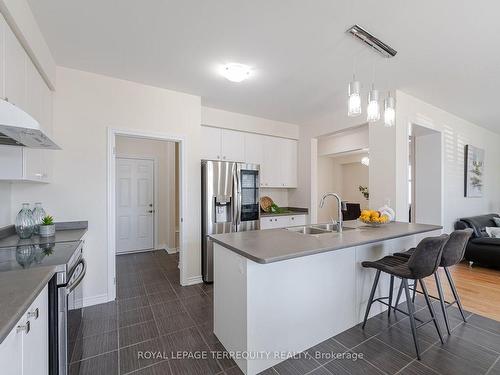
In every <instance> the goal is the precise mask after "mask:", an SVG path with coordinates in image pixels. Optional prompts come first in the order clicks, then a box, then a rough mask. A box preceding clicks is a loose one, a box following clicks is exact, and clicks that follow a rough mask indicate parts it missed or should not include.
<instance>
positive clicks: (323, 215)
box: [317, 156, 343, 223]
mask: <svg viewBox="0 0 500 375" xmlns="http://www.w3.org/2000/svg"><path fill="white" fill-rule="evenodd" d="M317 168H318V182H317V188H318V202H319V201H320V199H321V198H322V197H323V195H324V194H325V193H327V192H337V193H339V194H341V196H342V193H341V190H342V165H341V164H340V163H338V162H337V161H336V160H335V159H334V158H330V157H328V156H320V157H318V166H317ZM342 198H343V197H342ZM332 218H333V219H335V220H338V215H337V202H336V201H335V199H332V198H329V199H327V200H326V201H325V204H324V206H323V207H322V208H319V207H318V216H317V221H318V223H326V222H328V221H330V219H332Z"/></svg>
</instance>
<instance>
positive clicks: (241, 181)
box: [201, 160, 260, 283]
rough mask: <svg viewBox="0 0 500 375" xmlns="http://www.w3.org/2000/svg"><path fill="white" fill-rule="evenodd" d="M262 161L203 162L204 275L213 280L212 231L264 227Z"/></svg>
mask: <svg viewBox="0 0 500 375" xmlns="http://www.w3.org/2000/svg"><path fill="white" fill-rule="evenodd" d="M259 169H260V167H259V165H256V164H245V163H235V162H227V161H211V160H203V161H202V162H201V189H202V196H201V205H202V206H201V207H202V209H201V215H202V216H201V217H202V223H201V227H202V237H201V239H202V260H201V261H202V275H203V281H205V282H207V283H211V282H213V280H214V277H213V269H214V265H213V251H214V250H213V243H212V241H210V239H209V237H208V235H210V234H218V233H230V232H241V231H247V230H255V229H259V228H260V221H259V220H260V208H259V199H260V196H259V186H260V174H259Z"/></svg>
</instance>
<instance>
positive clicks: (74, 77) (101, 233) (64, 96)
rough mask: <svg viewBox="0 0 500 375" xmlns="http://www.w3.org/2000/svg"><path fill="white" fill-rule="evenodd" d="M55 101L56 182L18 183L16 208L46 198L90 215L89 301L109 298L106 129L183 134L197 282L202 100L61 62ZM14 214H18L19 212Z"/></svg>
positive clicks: (62, 211) (190, 270)
mask: <svg viewBox="0 0 500 375" xmlns="http://www.w3.org/2000/svg"><path fill="white" fill-rule="evenodd" d="M57 84H58V85H57V91H56V93H55V98H54V99H55V103H54V138H55V139H57V141H58V144H59V145H60V146H61V147H62V150H61V151H58V152H57V153H55V155H54V178H53V183H51V184H48V185H45V186H41V185H28V184H23V185H18V186H16V188H15V189H13V191H12V201H13V207H17V206H18V205H19V204H20V203H21V202H23V201H25V200H29V201H35V200H36V201H41V202H43V203H44V205H45V208H46V210H47V212H48V213H51V214H53V215H54V216H55V217H56V219H57V220H60V221H66V220H88V221H89V233H88V241H87V250H86V252H87V253H86V257H87V259H88V265H89V267H88V271H87V277H86V278H85V281H84V300H85V299H86V300H87V303H92V302H94V301H96V300H98V299H100V298H106V296H107V292H108V291H107V271H108V255H107V249H106V247H107V212H106V211H107V201H106V187H107V171H106V160H107V129H108V127H112V128H118V129H125V130H127V129H128V130H139V131H147V132H153V133H157V134H167V135H174V136H178V137H184V139H185V166H186V174H185V179H184V181H185V183H186V186H187V192H188V194H187V197H186V202H187V207H186V209H187V210H186V211H187V212H186V214H185V217H184V230H185V243H184V249H185V251H186V253H185V255H186V256H185V259H186V263H185V267H186V275H187V281H190V280H199V276H200V275H201V269H200V268H201V267H200V266H201V259H200V196H201V191H200V154H199V150H200V112H201V104H200V98H199V97H197V96H193V95H187V94H182V93H178V92H174V91H169V90H164V89H159V88H155V87H150V86H145V85H141V84H137V83H133V82H128V81H123V80H119V79H114V78H109V77H105V76H101V75H97V74H91V73H86V72H82V71H77V70H72V69H67V68H58V69H57ZM13 216H14V212H13Z"/></svg>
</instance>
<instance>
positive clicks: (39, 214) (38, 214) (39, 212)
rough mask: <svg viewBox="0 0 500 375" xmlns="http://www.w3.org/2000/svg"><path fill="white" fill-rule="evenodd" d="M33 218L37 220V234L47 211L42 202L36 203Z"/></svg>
mask: <svg viewBox="0 0 500 375" xmlns="http://www.w3.org/2000/svg"><path fill="white" fill-rule="evenodd" d="M32 212H33V220H35V234H39V233H40V224H42V222H43V218H44V217H45V215H46V213H45V210H44V209H43V207H42V204H41V203H40V202H37V203H35V208H34V209H33V211H32Z"/></svg>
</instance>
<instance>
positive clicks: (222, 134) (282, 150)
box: [201, 126, 298, 188]
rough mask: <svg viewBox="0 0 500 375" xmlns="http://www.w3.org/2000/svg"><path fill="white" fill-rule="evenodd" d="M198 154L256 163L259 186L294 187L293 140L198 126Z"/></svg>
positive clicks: (294, 150) (295, 151) (295, 169)
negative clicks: (258, 167) (258, 168)
mask: <svg viewBox="0 0 500 375" xmlns="http://www.w3.org/2000/svg"><path fill="white" fill-rule="evenodd" d="M201 129H202V130H201V142H202V147H201V149H202V151H201V158H202V159H207V160H225V161H237V162H245V163H250V164H259V165H260V186H261V187H269V188H295V187H297V166H298V162H297V141H296V140H293V139H286V138H280V137H271V136H268V135H262V134H254V133H246V132H240V131H236V130H228V129H220V128H213V127H208V126H202V127H201Z"/></svg>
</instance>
